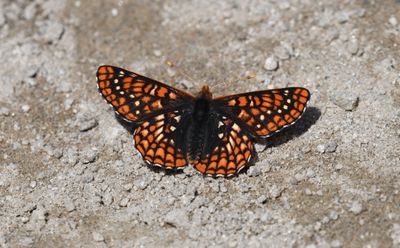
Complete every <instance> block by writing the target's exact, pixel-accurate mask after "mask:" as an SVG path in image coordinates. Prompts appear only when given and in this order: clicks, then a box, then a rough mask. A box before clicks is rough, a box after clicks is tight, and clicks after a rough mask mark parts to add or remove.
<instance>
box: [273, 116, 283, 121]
mask: <svg viewBox="0 0 400 248" xmlns="http://www.w3.org/2000/svg"><path fill="white" fill-rule="evenodd" d="M281 120H282V117H281V116H280V115H275V116H274V121H275V123H279V122H280V121H281Z"/></svg>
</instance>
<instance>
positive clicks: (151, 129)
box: [149, 125, 157, 133]
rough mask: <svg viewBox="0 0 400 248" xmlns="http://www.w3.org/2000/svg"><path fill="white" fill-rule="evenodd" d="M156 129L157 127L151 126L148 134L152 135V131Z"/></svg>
mask: <svg viewBox="0 0 400 248" xmlns="http://www.w3.org/2000/svg"><path fill="white" fill-rule="evenodd" d="M156 128H157V127H156V126H154V125H153V126H150V127H149V130H150V132H152V133H154V131H155V130H156Z"/></svg>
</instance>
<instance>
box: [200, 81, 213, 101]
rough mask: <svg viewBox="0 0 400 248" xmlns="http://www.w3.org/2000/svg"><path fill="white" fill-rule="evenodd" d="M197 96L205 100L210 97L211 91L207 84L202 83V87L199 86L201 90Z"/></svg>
mask: <svg viewBox="0 0 400 248" xmlns="http://www.w3.org/2000/svg"><path fill="white" fill-rule="evenodd" d="M197 97H198V98H203V99H207V100H211V99H212V93H211V91H210V88H209V87H208V85H203V87H201V91H200V92H199V94H198V95H197Z"/></svg>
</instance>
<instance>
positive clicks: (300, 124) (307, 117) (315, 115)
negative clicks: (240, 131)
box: [256, 107, 321, 152]
mask: <svg viewBox="0 0 400 248" xmlns="http://www.w3.org/2000/svg"><path fill="white" fill-rule="evenodd" d="M320 116H321V111H320V110H319V109H318V108H315V107H308V108H307V109H306V111H305V112H304V114H303V116H302V117H301V118H300V119H299V120H298V121H297V122H296V123H295V124H294V125H291V126H289V127H287V128H285V129H283V130H282V131H281V132H277V133H275V134H273V135H271V136H270V137H268V138H265V139H262V140H257V142H256V143H259V144H261V145H265V147H264V149H263V150H262V151H260V152H263V151H265V150H266V149H267V148H269V147H277V146H280V145H282V144H285V143H286V142H288V141H289V140H291V139H293V138H296V137H299V136H301V135H302V134H303V133H305V132H307V130H308V129H309V128H310V127H311V126H313V125H314V124H315V123H316V122H317V120H318V119H319V118H320Z"/></svg>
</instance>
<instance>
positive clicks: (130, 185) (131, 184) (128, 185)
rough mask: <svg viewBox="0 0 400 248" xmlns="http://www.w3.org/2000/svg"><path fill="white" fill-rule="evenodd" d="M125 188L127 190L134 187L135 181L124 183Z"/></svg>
mask: <svg viewBox="0 0 400 248" xmlns="http://www.w3.org/2000/svg"><path fill="white" fill-rule="evenodd" d="M123 187H124V189H125V190H126V191H130V190H131V189H132V187H133V183H127V184H124V186H123Z"/></svg>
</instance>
